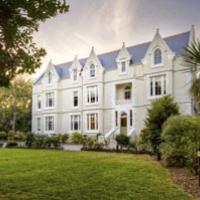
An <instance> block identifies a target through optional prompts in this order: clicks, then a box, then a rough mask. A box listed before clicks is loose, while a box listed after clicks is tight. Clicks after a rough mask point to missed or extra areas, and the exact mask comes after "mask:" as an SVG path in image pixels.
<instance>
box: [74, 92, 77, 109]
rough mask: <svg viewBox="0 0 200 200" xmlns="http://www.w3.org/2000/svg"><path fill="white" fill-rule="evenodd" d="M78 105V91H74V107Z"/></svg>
mask: <svg viewBox="0 0 200 200" xmlns="http://www.w3.org/2000/svg"><path fill="white" fill-rule="evenodd" d="M77 106H78V92H77V91H74V107H77Z"/></svg>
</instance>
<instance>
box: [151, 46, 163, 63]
mask: <svg viewBox="0 0 200 200" xmlns="http://www.w3.org/2000/svg"><path fill="white" fill-rule="evenodd" d="M153 56H154V61H153V63H154V65H159V64H162V51H161V50H160V49H159V48H157V49H156V50H155V51H154V54H153Z"/></svg>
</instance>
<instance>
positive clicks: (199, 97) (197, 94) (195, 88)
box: [190, 77, 200, 112]
mask: <svg viewBox="0 0 200 200" xmlns="http://www.w3.org/2000/svg"><path fill="white" fill-rule="evenodd" d="M190 94H191V95H192V97H193V98H194V100H195V102H196V110H197V112H199V111H200V77H199V78H197V79H194V80H193V81H192V85H191V87H190Z"/></svg>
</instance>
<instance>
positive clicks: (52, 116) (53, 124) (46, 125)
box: [45, 115, 55, 133]
mask: <svg viewBox="0 0 200 200" xmlns="http://www.w3.org/2000/svg"><path fill="white" fill-rule="evenodd" d="M48 118H51V119H52V125H51V126H52V129H49V124H47V119H48ZM49 122H50V121H49ZM47 127H48V128H47ZM54 131H55V116H54V115H46V116H45V132H47V133H51V132H54Z"/></svg>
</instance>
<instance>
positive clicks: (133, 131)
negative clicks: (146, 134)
mask: <svg viewBox="0 0 200 200" xmlns="http://www.w3.org/2000/svg"><path fill="white" fill-rule="evenodd" d="M133 134H135V129H134V128H132V129H130V130H129V132H128V134H127V135H128V136H129V137H130V136H132V135H133Z"/></svg>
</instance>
